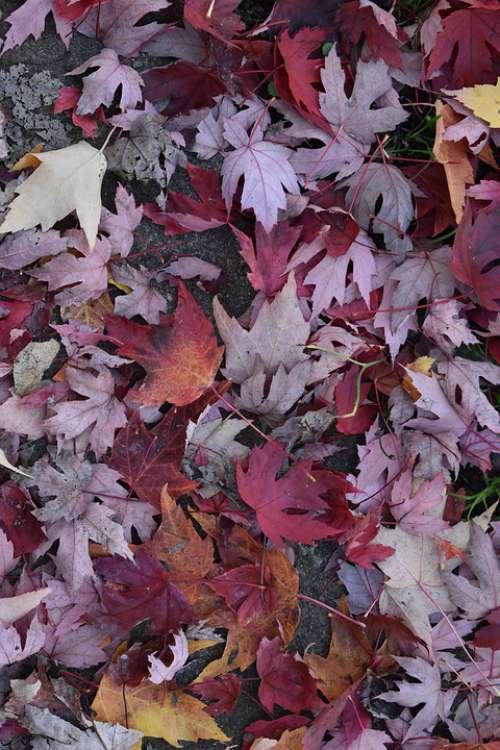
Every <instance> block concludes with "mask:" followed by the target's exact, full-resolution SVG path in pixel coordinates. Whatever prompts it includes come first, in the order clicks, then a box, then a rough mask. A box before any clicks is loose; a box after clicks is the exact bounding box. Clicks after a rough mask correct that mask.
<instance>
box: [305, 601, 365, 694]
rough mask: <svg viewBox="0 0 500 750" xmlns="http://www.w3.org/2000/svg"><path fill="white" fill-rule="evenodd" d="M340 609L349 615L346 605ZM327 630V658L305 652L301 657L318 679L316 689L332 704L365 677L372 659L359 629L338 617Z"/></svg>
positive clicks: (333, 619) (334, 618)
mask: <svg viewBox="0 0 500 750" xmlns="http://www.w3.org/2000/svg"><path fill="white" fill-rule="evenodd" d="M339 608H340V610H341V611H342V612H345V613H346V614H348V609H347V606H346V605H345V601H344V602H342V601H341V603H340V607H339ZM330 628H331V640H330V648H329V651H328V654H327V656H326V657H324V656H319V655H318V654H314V653H312V652H308V653H306V654H305V655H304V661H305V663H306V664H307V665H308V667H309V668H310V670H311V672H312V673H313V674H314V675H315V677H317V678H318V680H319V682H318V689H319V690H321V692H322V693H323V695H324V696H325V697H326V698H327V699H328V700H329V701H333V700H335V699H336V698H339V697H340V696H341V695H342V693H344V692H345V691H346V690H349V689H350V688H351V687H352V686H353V685H354V684H355V683H356V682H357V681H358V680H359V679H360V678H361V677H363V675H364V674H365V673H366V670H367V668H368V665H369V663H370V661H371V658H372V647H371V646H370V642H369V641H368V638H367V637H366V635H365V634H364V633H363V632H362V631H361V630H360V628H357V627H356V626H352V625H349V623H346V622H343V621H342V620H340V619H339V618H337V617H331V618H330Z"/></svg>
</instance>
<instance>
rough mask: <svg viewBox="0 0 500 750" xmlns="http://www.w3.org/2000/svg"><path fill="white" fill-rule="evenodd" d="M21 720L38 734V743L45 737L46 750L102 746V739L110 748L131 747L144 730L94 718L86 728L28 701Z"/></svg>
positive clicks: (95, 749) (88, 749) (91, 749)
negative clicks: (105, 722)
mask: <svg viewBox="0 0 500 750" xmlns="http://www.w3.org/2000/svg"><path fill="white" fill-rule="evenodd" d="M22 724H23V726H24V727H26V729H27V730H28V731H29V732H30V734H32V735H35V737H36V739H35V740H34V742H35V743H37V742H38V741H39V740H40V739H41V738H42V737H43V738H45V739H44V740H42V742H45V743H46V744H44V745H43V746H42V745H40V744H38V745H37V747H40V748H42V747H43V748H44V750H45V748H46V749H47V750H62V748H68V750H102V747H103V743H106V744H105V745H104V746H105V747H106V748H107V750H131V748H133V747H137V743H139V744H140V742H141V739H142V737H143V733H142V732H140V731H137V730H136V729H129V728H128V727H127V728H125V727H124V726H120V725H119V724H104V723H102V722H100V721H96V722H94V725H93V728H90V729H87V730H86V731H83V730H82V729H78V727H75V726H74V725H73V724H70V723H69V722H68V721H65V720H64V719H61V718H60V717H59V716H56V715H55V714H52V713H51V712H50V711H49V710H48V709H47V708H40V707H39V706H34V705H28V706H26V707H25V710H24V716H23V719H22Z"/></svg>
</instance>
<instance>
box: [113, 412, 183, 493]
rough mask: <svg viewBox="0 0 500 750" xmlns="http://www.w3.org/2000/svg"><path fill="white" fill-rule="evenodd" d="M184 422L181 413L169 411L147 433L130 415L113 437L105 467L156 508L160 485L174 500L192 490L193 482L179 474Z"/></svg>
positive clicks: (138, 418)
mask: <svg viewBox="0 0 500 750" xmlns="http://www.w3.org/2000/svg"><path fill="white" fill-rule="evenodd" d="M187 421H188V416H187V415H185V413H184V411H183V410H182V409H171V410H170V411H169V412H168V414H166V415H165V417H163V419H162V420H161V421H160V422H159V423H158V424H157V425H156V426H155V427H154V429H153V430H151V431H150V430H147V429H146V427H145V425H144V422H143V421H142V420H141V419H140V417H139V415H138V414H134V415H132V417H131V418H130V419H129V420H128V422H127V424H126V425H125V427H124V428H123V429H121V430H120V431H119V432H118V433H117V435H116V438H115V441H114V444H113V451H112V453H111V456H110V457H109V458H108V459H107V463H108V466H110V467H111V468H112V469H115V470H116V471H117V472H118V473H119V474H120V477H121V478H122V479H123V481H124V482H126V483H127V484H128V486H129V487H130V490H131V491H132V492H135V494H136V495H137V496H138V497H139V498H140V499H141V500H144V501H146V502H148V503H152V504H153V505H155V506H156V507H157V508H159V507H160V496H161V491H162V487H163V485H164V484H168V488H169V492H170V493H171V494H172V496H173V497H174V498H175V497H178V496H179V495H185V494H188V493H189V492H190V491H191V490H193V489H195V487H196V482H193V481H191V480H189V479H187V478H186V477H185V476H184V475H183V474H182V473H181V471H180V466H181V461H182V458H183V455H184V444H185V435H186V426H187Z"/></svg>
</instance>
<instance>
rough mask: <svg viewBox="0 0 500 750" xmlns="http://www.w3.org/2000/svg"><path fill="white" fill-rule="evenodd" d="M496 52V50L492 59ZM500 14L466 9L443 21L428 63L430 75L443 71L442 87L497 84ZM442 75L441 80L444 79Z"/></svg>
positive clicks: (484, 9) (428, 75)
mask: <svg viewBox="0 0 500 750" xmlns="http://www.w3.org/2000/svg"><path fill="white" fill-rule="evenodd" d="M493 51H495V52H496V53H497V55H496V58H495V59H494V58H493ZM498 53H500V14H499V13H498V11H496V10H494V9H493V10H487V9H486V8H463V9H462V10H456V11H454V12H453V13H450V14H449V15H448V16H446V18H445V19H444V21H443V29H442V31H441V32H440V33H439V34H438V36H437V39H436V43H435V45H434V47H433V48H432V51H431V53H430V55H429V60H428V63H427V78H428V79H429V78H432V76H434V74H435V73H437V72H438V71H441V73H442V74H443V79H444V82H443V86H442V87H443V88H450V89H459V88H461V87H462V86H474V85H476V84H479V83H496V80H497V77H498V75H499V72H500V65H499V59H500V58H499V54H498ZM441 80H442V79H441V78H440V82H441Z"/></svg>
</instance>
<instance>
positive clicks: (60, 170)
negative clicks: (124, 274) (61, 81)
mask: <svg viewBox="0 0 500 750" xmlns="http://www.w3.org/2000/svg"><path fill="white" fill-rule="evenodd" d="M36 158H37V160H39V161H40V162H41V164H40V166H39V167H38V168H37V169H36V170H35V171H34V172H33V174H31V175H30V176H29V177H28V178H27V179H26V180H24V182H22V183H21V184H20V185H18V187H17V188H16V193H17V194H18V195H17V196H16V198H14V200H13V201H12V203H11V204H10V206H9V212H8V214H7V216H6V218H5V219H4V221H3V223H2V225H1V226H0V232H4V233H5V232H17V231H19V230H20V229H31V228H32V227H35V226H37V225H38V224H40V225H41V227H42V230H43V231H44V232H45V231H46V230H47V229H50V228H51V227H52V226H54V224H55V223H56V222H57V221H60V220H61V219H64V217H65V216H67V215H68V214H69V213H71V212H72V211H76V214H77V216H78V220H79V222H80V225H81V227H82V229H83V231H84V232H85V236H86V238H87V241H88V243H89V246H90V248H93V247H94V245H95V241H96V236H97V227H98V224H99V218H100V216H101V183H102V178H103V176H104V173H105V171H106V166H107V162H106V158H105V157H104V155H103V154H102V153H101V152H100V151H98V150H97V149H95V148H93V146H91V145H90V144H89V143H87V142H86V141H80V142H79V143H75V144H73V145H72V146H68V147H67V148H61V149H58V150H56V151H47V152H46V153H37V154H36Z"/></svg>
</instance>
